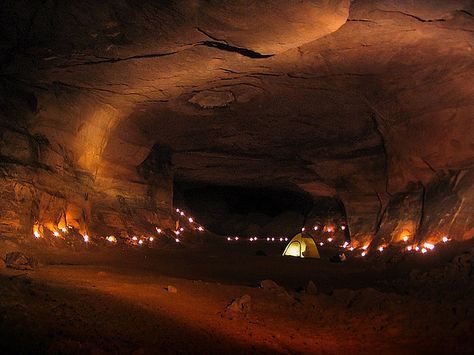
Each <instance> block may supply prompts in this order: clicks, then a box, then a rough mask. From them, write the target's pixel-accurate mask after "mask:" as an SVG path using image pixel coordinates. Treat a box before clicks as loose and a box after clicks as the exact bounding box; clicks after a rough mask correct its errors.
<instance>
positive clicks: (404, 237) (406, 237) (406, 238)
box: [402, 235, 408, 243]
mask: <svg viewBox="0 0 474 355" xmlns="http://www.w3.org/2000/svg"><path fill="white" fill-rule="evenodd" d="M402 239H403V241H404V242H405V243H406V242H408V236H407V235H404V236H403V238H402Z"/></svg>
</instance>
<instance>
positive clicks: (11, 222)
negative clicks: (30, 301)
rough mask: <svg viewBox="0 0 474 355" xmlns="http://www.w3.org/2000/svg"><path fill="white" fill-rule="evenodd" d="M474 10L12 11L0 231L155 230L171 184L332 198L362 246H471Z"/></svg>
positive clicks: (377, 5)
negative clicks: (297, 191) (163, 155)
mask: <svg viewBox="0 0 474 355" xmlns="http://www.w3.org/2000/svg"><path fill="white" fill-rule="evenodd" d="M262 8H265V9H266V11H262ZM473 12H474V8H473V4H472V1H469V0H453V1H447V0H446V1H442V0H437V1H416V2H414V1H409V0H406V1H405V0H403V1H390V0H359V1H348V0H347V1H344V0H330V1H297V2H291V1H285V2H283V1H281V2H280V1H259V2H255V1H241V2H232V1H219V2H217V1H216V2H214V1H198V0H195V1H191V0H190V1H182V2H172V1H170V2H155V1H145V2H140V3H133V2H129V1H119V0H117V1H112V0H109V1H101V2H96V1H77V2H55V1H45V2H43V1H30V2H13V1H11V2H6V3H5V4H4V6H2V8H1V9H0V20H1V21H0V30H1V31H0V33H1V34H2V39H3V40H2V41H1V44H0V46H1V47H0V49H1V50H0V74H1V75H0V83H1V88H2V91H1V100H2V101H1V103H2V106H1V108H0V115H1V116H0V125H1V127H2V132H1V141H0V149H1V151H0V157H1V161H0V164H1V178H0V179H1V183H0V189H1V191H2V200H1V206H0V207H1V211H2V216H1V218H0V219H1V220H0V228H1V230H0V232H1V234H2V235H5V236H11V237H15V235H16V234H18V233H22V234H24V233H26V234H27V235H29V234H30V231H31V224H32V223H34V222H35V221H38V220H39V222H40V223H44V224H47V223H65V222H61V219H64V217H61V216H66V218H67V223H68V224H69V223H70V224H74V225H76V227H77V228H78V229H80V230H81V231H82V232H84V233H85V232H86V231H87V230H88V229H90V230H92V231H96V232H97V233H109V232H114V233H115V232H116V231H121V232H124V233H130V234H131V233H137V234H138V233H144V232H145V231H149V229H150V228H151V227H152V226H153V225H156V224H160V225H161V224H170V223H171V221H170V218H169V211H170V210H171V204H172V202H171V201H172V188H171V186H172V182H173V179H174V178H176V179H178V180H185V181H195V182H201V183H204V184H206V183H207V184H221V185H226V184H230V185H247V186H255V185H256V184H258V186H266V187H275V186H281V185H291V186H293V187H294V188H301V189H303V190H305V191H307V192H308V193H310V194H311V195H312V196H314V197H315V198H319V197H322V196H323V197H330V198H337V199H340V200H341V201H342V202H343V204H344V208H345V212H346V218H347V221H348V224H349V229H350V232H351V236H352V238H353V240H355V241H356V242H358V243H360V244H365V243H369V242H370V241H371V240H373V239H374V238H375V239H374V240H375V241H376V243H386V242H390V241H392V242H395V241H398V240H399V238H400V233H405V232H404V230H405V229H408V230H409V231H408V232H410V233H411V234H413V238H416V239H419V240H428V239H431V238H438V235H440V234H443V233H449V234H450V236H451V237H452V238H454V239H467V238H471V237H472V221H471V219H470V214H471V212H472V203H473V195H472V186H473V181H472V180H473V178H472V169H473V163H474V141H473V135H472V131H473V129H474V126H473V125H474V120H472V117H473V114H474V86H473V84H472V83H473V82H474V80H473V79H474V62H473V61H472V48H473V41H474V40H473V35H472V33H473V30H474V19H473ZM248 13H253V14H254V16H251V17H249V16H248ZM154 147H166V149H169V151H170V159H169V160H171V161H170V162H168V163H167V164H165V165H163V164H162V162H160V160H159V159H158V160H156V157H155V158H153V156H154V154H155V153H156V152H155V148H154ZM154 152H155V153H154ZM150 161H154V163H156V164H157V165H156V169H157V170H156V171H153V169H151V170H150V167H149V166H148V168H147V169H143V167H144V165H143V164H144V162H148V163H150ZM145 165H146V164H145ZM152 165H153V164H152ZM140 167H141V168H140ZM376 243H374V244H376Z"/></svg>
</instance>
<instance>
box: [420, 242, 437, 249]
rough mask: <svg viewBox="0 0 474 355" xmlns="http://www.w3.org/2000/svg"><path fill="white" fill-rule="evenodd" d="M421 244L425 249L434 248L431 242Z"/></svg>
mask: <svg viewBox="0 0 474 355" xmlns="http://www.w3.org/2000/svg"><path fill="white" fill-rule="evenodd" d="M423 246H424V247H425V248H426V249H429V250H433V249H434V248H435V246H434V245H433V244H431V243H425V244H423Z"/></svg>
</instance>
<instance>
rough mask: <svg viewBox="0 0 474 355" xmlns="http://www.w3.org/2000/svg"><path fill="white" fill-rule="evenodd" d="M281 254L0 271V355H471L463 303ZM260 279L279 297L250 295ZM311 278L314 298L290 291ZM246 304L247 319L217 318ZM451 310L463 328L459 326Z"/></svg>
mask: <svg viewBox="0 0 474 355" xmlns="http://www.w3.org/2000/svg"><path fill="white" fill-rule="evenodd" d="M278 251H279V250H276V249H275V250H273V253H272V252H270V253H268V256H264V257H262V256H256V255H255V247H252V248H250V247H245V246H242V247H235V248H232V247H229V248H221V247H219V248H217V247H216V248H211V249H208V250H203V249H194V248H184V249H172V248H171V249H169V250H166V251H157V250H151V249H147V250H142V251H134V250H118V249H115V250H114V249H112V248H108V249H106V250H104V249H102V250H100V249H97V250H93V251H86V252H80V253H79V252H75V253H73V254H71V253H63V252H55V253H52V254H48V256H47V257H46V256H43V258H41V260H42V261H43V263H42V265H41V266H40V267H39V268H38V269H36V270H34V271H18V270H11V269H5V268H4V269H0V290H1V292H0V294H1V297H0V316H1V318H2V319H3V321H2V322H1V323H0V352H1V353H15V354H19V353H51V354H54V353H66V354H68V353H73V354H76V353H77V354H79V353H80V354H84V353H95V354H102V353H119V354H130V353H132V354H148V353H206V354H209V353H216V354H227V353H242V354H248V353H323V354H342V353H348V354H359V353H360V354H367V353H374V354H410V353H446V352H453V351H454V352H456V353H470V352H472V350H473V347H472V343H470V344H468V343H467V342H469V341H470V340H469V334H470V332H471V331H472V309H471V310H470V312H471V313H469V308H468V310H467V311H466V310H465V309H466V307H472V306H471V303H468V304H467V305H466V303H465V302H464V303H462V301H460V300H450V301H446V302H441V301H440V300H438V299H434V298H433V299H430V298H429V297H419V296H417V295H415V294H410V293H408V292H406V293H404V292H398V290H395V291H393V290H390V289H389V287H386V286H384V285H385V284H384V282H383V278H384V275H383V273H381V272H379V271H377V268H376V267H373V266H372V265H370V263H367V262H357V261H350V262H348V263H344V264H334V263H330V262H328V261H326V260H324V258H323V259H321V260H302V259H293V258H283V257H279V256H278V255H277V254H278ZM385 276H386V275H385ZM263 279H272V280H274V281H276V282H277V283H278V284H281V285H283V286H284V287H285V288H286V290H287V292H286V293H285V292H275V291H269V290H266V289H262V288H259V287H258V283H259V281H261V280H263ZM308 280H313V281H314V282H315V283H316V284H317V285H318V288H319V290H320V292H319V294H318V295H309V294H306V293H304V292H301V291H300V292H297V291H296V290H295V288H297V287H298V286H304V285H305V284H306V283H307V282H308ZM169 285H171V286H174V287H176V289H177V293H173V292H168V291H167V287H168V286H169ZM245 294H247V295H250V296H251V309H250V311H248V312H242V313H240V312H232V311H230V310H226V306H228V305H229V304H230V303H231V301H232V300H233V299H236V298H238V297H241V296H243V295H245ZM471 302H472V301H471ZM461 303H462V306H460V304H461ZM453 307H455V308H454V309H456V307H458V310H457V311H456V310H453ZM462 307H464V308H462ZM459 309H464V310H465V312H468V313H469V314H470V315H471V318H469V317H468V318H466V317H462V318H460V316H459V313H460V311H459Z"/></svg>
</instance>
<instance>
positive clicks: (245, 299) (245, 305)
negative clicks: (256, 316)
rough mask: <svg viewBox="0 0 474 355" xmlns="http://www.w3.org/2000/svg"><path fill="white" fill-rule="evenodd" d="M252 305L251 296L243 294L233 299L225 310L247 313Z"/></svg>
mask: <svg viewBox="0 0 474 355" xmlns="http://www.w3.org/2000/svg"><path fill="white" fill-rule="evenodd" d="M251 305H252V297H250V296H249V295H243V296H242V297H239V298H236V299H234V300H233V301H232V302H231V303H230V304H229V305H228V306H227V307H226V311H230V312H235V313H248V312H249V311H250V308H251Z"/></svg>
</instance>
